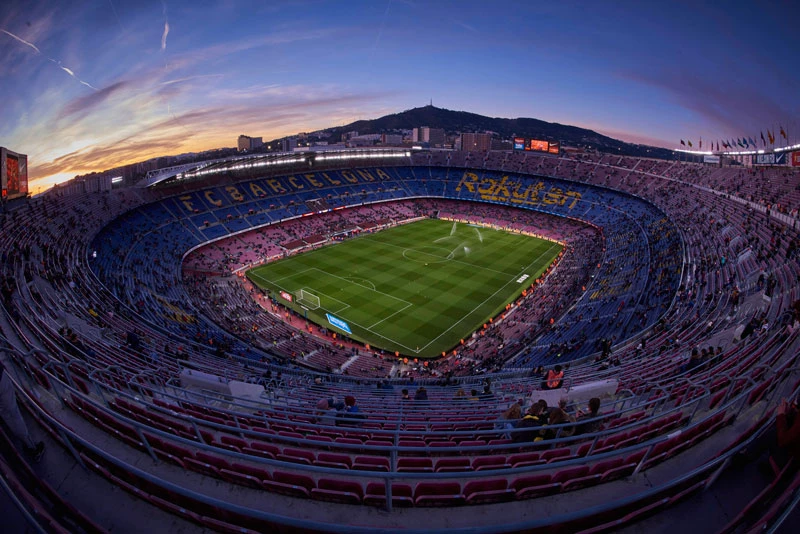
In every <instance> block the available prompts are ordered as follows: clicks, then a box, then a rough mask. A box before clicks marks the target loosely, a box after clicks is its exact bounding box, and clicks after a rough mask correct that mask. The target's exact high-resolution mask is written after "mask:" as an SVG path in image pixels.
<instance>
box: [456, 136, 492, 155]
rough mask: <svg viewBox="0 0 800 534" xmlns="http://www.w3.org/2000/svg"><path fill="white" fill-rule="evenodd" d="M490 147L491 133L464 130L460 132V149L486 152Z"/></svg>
mask: <svg viewBox="0 0 800 534" xmlns="http://www.w3.org/2000/svg"><path fill="white" fill-rule="evenodd" d="M491 148H492V134H488V133H476V132H466V133H462V134H461V150H467V151H470V152H473V151H479V152H486V151H487V150H489V149H491Z"/></svg>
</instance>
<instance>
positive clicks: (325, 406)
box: [315, 399, 336, 425]
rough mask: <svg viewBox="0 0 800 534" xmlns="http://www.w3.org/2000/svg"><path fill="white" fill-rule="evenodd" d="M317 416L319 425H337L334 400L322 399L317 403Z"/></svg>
mask: <svg viewBox="0 0 800 534" xmlns="http://www.w3.org/2000/svg"><path fill="white" fill-rule="evenodd" d="M315 415H316V418H317V423H319V424H321V425H335V424H336V409H335V408H334V407H333V399H320V401H319V402H318V403H317V407H316V412H315Z"/></svg>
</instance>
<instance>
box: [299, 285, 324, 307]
mask: <svg viewBox="0 0 800 534" xmlns="http://www.w3.org/2000/svg"><path fill="white" fill-rule="evenodd" d="M297 302H299V303H300V304H302V305H303V306H307V307H308V309H309V310H316V309H319V297H318V296H316V295H315V294H314V293H311V292H309V291H306V290H305V289H301V290H300V291H298V292H297Z"/></svg>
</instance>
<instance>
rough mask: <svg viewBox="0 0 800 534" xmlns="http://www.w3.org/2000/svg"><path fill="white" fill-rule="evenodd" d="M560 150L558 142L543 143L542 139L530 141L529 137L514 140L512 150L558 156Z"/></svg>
mask: <svg viewBox="0 0 800 534" xmlns="http://www.w3.org/2000/svg"><path fill="white" fill-rule="evenodd" d="M560 149H561V146H560V144H559V142H558V141H544V140H542V139H531V138H529V137H515V138H514V150H524V151H526V152H547V153H549V154H560V153H561V150H560Z"/></svg>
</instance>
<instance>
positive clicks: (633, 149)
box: [325, 106, 673, 159]
mask: <svg viewBox="0 0 800 534" xmlns="http://www.w3.org/2000/svg"><path fill="white" fill-rule="evenodd" d="M419 126H430V127H431V128H442V129H444V130H445V131H446V132H447V133H449V134H453V133H458V132H483V131H490V132H495V133H497V134H498V135H499V136H500V137H501V138H505V139H508V138H511V137H513V136H520V137H535V138H539V139H548V140H558V141H561V142H562V144H563V145H566V146H575V147H586V148H592V149H596V150H600V151H601V152H612V153H616V154H624V155H630V156H640V157H656V158H662V159H672V158H673V152H672V151H671V150H667V149H664V148H659V147H652V146H647V145H636V144H632V143H626V142H625V141H620V140H619V139H614V138H612V137H608V136H606V135H603V134H600V133H597V132H595V131H594V130H589V129H586V128H579V127H577V126H570V125H567V124H559V123H557V122H546V121H543V120H539V119H532V118H524V117H521V118H516V119H506V118H501V117H486V116H484V115H478V114H477V113H469V112H467V111H453V110H449V109H443V108H437V107H435V106H424V107H419V108H413V109H409V110H406V111H403V112H401V113H393V114H391V115H386V116H383V117H380V118H377V119H372V120H359V121H356V122H352V123H350V124H347V125H345V126H339V127H335V128H329V129H326V130H325V132H326V133H330V134H331V135H330V140H331V141H338V140H339V139H340V138H341V134H342V133H345V132H350V131H357V132H358V133H359V134H362V135H363V134H376V133H388V132H392V131H397V130H410V129H412V128H416V127H419Z"/></svg>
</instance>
